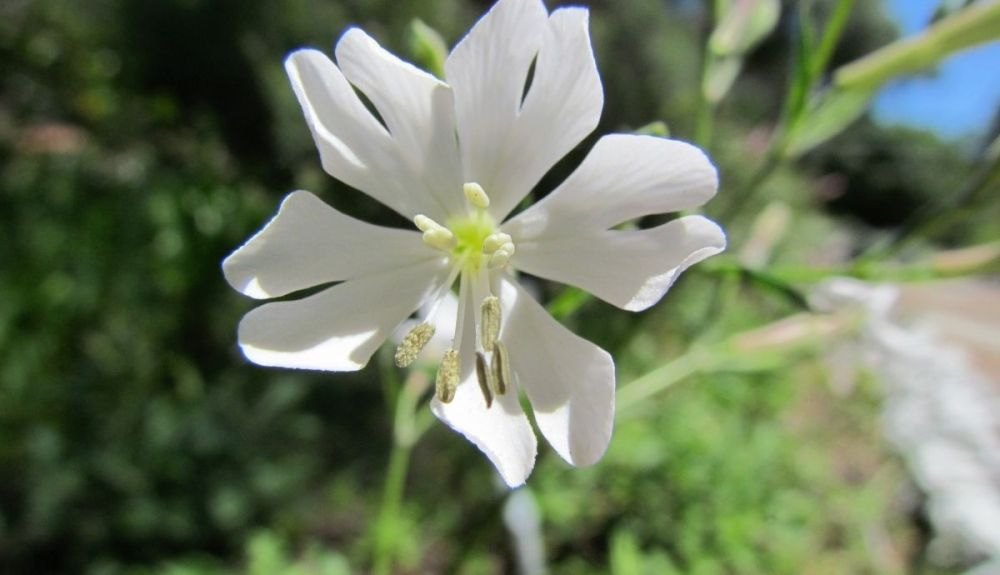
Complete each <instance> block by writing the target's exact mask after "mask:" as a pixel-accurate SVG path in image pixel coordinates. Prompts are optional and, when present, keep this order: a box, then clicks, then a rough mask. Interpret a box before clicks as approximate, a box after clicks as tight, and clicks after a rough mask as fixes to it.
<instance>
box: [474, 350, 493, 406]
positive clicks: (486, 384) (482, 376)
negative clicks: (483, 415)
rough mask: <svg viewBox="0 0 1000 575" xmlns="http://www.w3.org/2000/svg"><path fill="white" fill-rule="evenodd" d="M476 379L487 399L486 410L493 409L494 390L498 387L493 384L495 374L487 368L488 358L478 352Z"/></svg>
mask: <svg viewBox="0 0 1000 575" xmlns="http://www.w3.org/2000/svg"><path fill="white" fill-rule="evenodd" d="M476 379H477V380H479V391H481V392H483V397H484V398H485V399H486V409H489V408H490V407H493V393H492V391H491V390H492V388H494V387H496V384H495V383H494V382H493V372H492V371H491V370H490V369H489V368H488V367H487V366H486V356H484V355H483V354H482V352H476Z"/></svg>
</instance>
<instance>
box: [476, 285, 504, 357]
mask: <svg viewBox="0 0 1000 575" xmlns="http://www.w3.org/2000/svg"><path fill="white" fill-rule="evenodd" d="M480 312H481V314H482V317H481V320H480V322H479V330H480V333H479V339H480V341H481V343H482V346H483V349H486V350H490V349H493V344H494V343H496V341H497V337H498V336H499V335H500V299H499V298H497V297H496V296H493V295H491V296H489V297H487V298H485V299H483V303H482V304H481V305H480Z"/></svg>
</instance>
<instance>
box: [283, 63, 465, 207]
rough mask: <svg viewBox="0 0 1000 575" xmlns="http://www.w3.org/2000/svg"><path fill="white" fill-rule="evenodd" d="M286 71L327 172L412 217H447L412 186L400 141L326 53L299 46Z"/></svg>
mask: <svg viewBox="0 0 1000 575" xmlns="http://www.w3.org/2000/svg"><path fill="white" fill-rule="evenodd" d="M285 70H286V71H287V72H288V77H289V79H290V80H291V82H292V89H293V90H294V91H295V96H296V97H297V98H298V100H299V104H300V105H301V106H302V111H303V113H304V114H305V117H306V122H307V123H308V124H309V129H310V131H311V132H312V134H313V139H315V141H316V146H317V148H319V154H320V159H321V161H322V163H323V169H324V170H326V171H327V173H329V174H330V175H331V176H333V177H335V178H337V179H338V180H340V181H342V182H344V183H345V184H347V185H349V186H353V187H355V188H358V189H359V190H361V191H363V192H365V193H366V194H368V195H369V196H371V197H373V198H375V199H376V200H378V201H380V202H382V203H383V204H385V205H387V206H389V207H390V208H392V209H394V210H396V211H397V212H399V213H400V214H402V215H404V216H406V217H407V218H412V217H413V216H415V215H416V214H419V213H423V214H426V215H428V216H430V217H432V218H442V219H443V218H445V216H446V215H447V214H446V213H445V212H444V210H443V209H442V207H441V205H440V204H439V202H437V201H436V200H435V198H434V197H433V196H430V195H428V194H427V193H426V191H425V190H424V188H423V187H417V188H414V187H413V186H412V185H411V183H412V182H411V180H412V173H410V172H409V171H408V169H407V167H406V163H405V162H404V161H403V159H402V157H401V153H400V151H399V146H398V144H397V143H396V141H395V140H394V139H393V137H392V135H391V134H390V133H389V132H388V130H386V128H385V127H384V126H382V124H380V123H379V121H378V120H377V119H376V118H375V116H373V115H372V113H371V112H369V111H368V109H367V108H366V107H365V105H364V103H362V101H361V99H360V98H359V97H358V95H357V93H355V91H354V88H353V87H352V86H351V85H350V84H349V83H348V82H347V79H346V78H345V77H344V75H343V74H342V73H341V71H340V69H339V68H337V66H336V65H334V63H333V62H332V61H331V60H330V59H329V58H327V57H326V55H325V54H323V53H322V52H319V51H317V50H299V51H297V52H294V53H293V54H292V55H291V56H289V57H288V59H287V60H285Z"/></svg>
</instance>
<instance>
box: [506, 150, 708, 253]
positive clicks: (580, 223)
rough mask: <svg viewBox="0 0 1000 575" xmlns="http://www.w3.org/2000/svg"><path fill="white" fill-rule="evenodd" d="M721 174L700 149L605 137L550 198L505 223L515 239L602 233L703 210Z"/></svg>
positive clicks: (547, 197)
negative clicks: (635, 221)
mask: <svg viewBox="0 0 1000 575" xmlns="http://www.w3.org/2000/svg"><path fill="white" fill-rule="evenodd" d="M717 188H718V174H717V173H716V170H715V167H714V166H712V163H711V162H710V161H709V159H708V158H707V157H706V156H705V154H704V152H702V151H701V150H699V149H698V148H696V147H694V146H692V145H690V144H686V143H684V142H679V141H677V140H668V139H665V138H657V137H654V136H639V135H631V134H612V135H609V136H604V137H603V138H601V139H600V140H599V141H598V142H597V144H595V145H594V148H593V149H592V150H591V151H590V153H589V154H588V155H587V157H586V159H584V161H583V163H581V164H580V166H579V167H578V168H577V169H576V171H574V172H573V173H572V174H571V175H570V176H569V177H568V178H566V180H565V181H564V182H563V183H562V185H560V186H559V187H558V188H556V189H555V190H554V191H553V192H552V193H551V194H549V195H548V196H546V197H545V198H543V199H542V200H541V201H540V202H538V203H536V204H535V205H533V206H532V207H530V208H528V209H527V210H525V211H524V212H522V213H521V214H518V215H517V216H515V217H514V218H513V219H511V221H510V222H508V223H507V224H506V225H505V228H506V229H507V233H509V234H511V235H512V236H515V238H523V239H530V238H533V237H538V236H541V235H547V236H549V237H552V236H557V235H562V234H565V233H567V232H572V233H578V231H579V230H581V229H590V230H603V229H608V228H610V227H612V226H615V225H617V224H620V223H622V222H625V221H628V220H632V219H635V218H639V217H642V216H646V215H650V214H662V213H669V212H675V211H678V210H686V209H690V208H694V207H697V206H700V205H702V204H704V203H705V202H707V201H708V200H709V199H710V198H711V197H712V196H714V195H715V192H716V189H717Z"/></svg>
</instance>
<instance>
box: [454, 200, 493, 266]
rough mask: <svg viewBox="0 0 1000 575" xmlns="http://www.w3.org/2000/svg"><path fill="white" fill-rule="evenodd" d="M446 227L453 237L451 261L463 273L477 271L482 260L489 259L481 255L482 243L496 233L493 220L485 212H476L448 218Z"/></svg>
mask: <svg viewBox="0 0 1000 575" xmlns="http://www.w3.org/2000/svg"><path fill="white" fill-rule="evenodd" d="M446 226H447V227H448V229H449V230H451V233H452V234H453V235H454V236H455V244H454V247H452V248H451V255H452V258H453V261H455V262H459V265H461V266H462V269H463V270H465V271H468V272H476V271H478V270H479V267H480V266H481V265H482V264H483V260H484V259H488V258H489V255H485V254H483V242H484V241H486V238H488V237H489V236H491V235H492V234H493V233H495V232H496V224H495V223H494V222H493V218H492V217H490V215H489V214H488V213H486V212H485V211H476V212H474V213H471V214H467V215H465V216H455V217H452V218H449V219H448V221H447V222H446Z"/></svg>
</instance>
